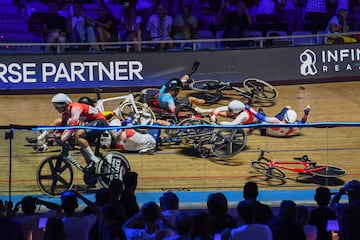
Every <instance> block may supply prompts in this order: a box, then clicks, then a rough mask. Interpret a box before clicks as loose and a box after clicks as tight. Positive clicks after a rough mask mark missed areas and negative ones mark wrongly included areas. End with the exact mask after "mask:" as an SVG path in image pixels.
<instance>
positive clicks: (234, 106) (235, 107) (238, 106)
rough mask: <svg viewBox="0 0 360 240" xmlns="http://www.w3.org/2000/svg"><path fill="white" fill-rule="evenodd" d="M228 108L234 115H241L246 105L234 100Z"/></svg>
mask: <svg viewBox="0 0 360 240" xmlns="http://www.w3.org/2000/svg"><path fill="white" fill-rule="evenodd" d="M228 108H229V110H231V111H232V112H234V113H239V112H241V111H243V110H244V109H245V104H243V103H242V102H241V101H239V100H233V101H231V102H230V103H229V105H228Z"/></svg>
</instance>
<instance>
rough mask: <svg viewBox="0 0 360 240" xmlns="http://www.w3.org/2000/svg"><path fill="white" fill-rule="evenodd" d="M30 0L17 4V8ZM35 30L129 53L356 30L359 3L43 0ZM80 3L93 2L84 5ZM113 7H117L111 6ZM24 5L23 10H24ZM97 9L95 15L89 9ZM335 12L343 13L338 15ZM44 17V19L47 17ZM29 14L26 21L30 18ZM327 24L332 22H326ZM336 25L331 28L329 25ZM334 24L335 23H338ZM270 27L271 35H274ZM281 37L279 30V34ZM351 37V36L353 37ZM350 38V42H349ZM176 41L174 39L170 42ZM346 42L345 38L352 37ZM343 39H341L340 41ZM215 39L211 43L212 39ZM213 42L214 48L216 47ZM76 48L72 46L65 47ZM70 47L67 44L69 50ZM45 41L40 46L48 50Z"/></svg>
mask: <svg viewBox="0 0 360 240" xmlns="http://www.w3.org/2000/svg"><path fill="white" fill-rule="evenodd" d="M32 1H35V0H31V1H27V2H26V3H23V4H19V2H22V1H17V4H18V5H19V7H20V8H22V9H23V10H22V11H25V12H29V13H31V15H34V16H39V15H38V14H37V10H36V9H32V10H31V11H28V10H26V8H27V5H28V6H31V2H32ZM42 2H43V3H44V4H45V3H46V4H47V5H48V7H49V12H48V13H50V15H46V14H44V15H43V17H44V19H46V20H45V21H43V24H42V29H41V34H42V35H43V38H44V42H45V43H59V42H60V43H62V42H84V43H87V45H81V47H82V48H85V49H92V50H98V51H101V50H105V48H106V46H103V45H97V44H94V42H117V41H136V42H137V43H136V44H134V46H133V48H132V49H133V51H135V52H140V51H142V49H143V48H142V47H143V45H142V44H141V43H139V42H138V41H145V40H146V41H161V42H160V43H159V44H157V45H155V44H154V45H151V46H152V47H153V48H152V49H158V50H164V49H184V48H186V47H189V46H190V47H191V46H192V42H191V41H187V42H186V43H185V42H181V40H192V39H202V38H223V39H226V38H243V37H258V36H259V33H260V36H264V37H266V36H274V35H279V32H280V31H281V32H283V33H285V34H286V35H292V34H293V33H295V32H299V31H306V32H308V33H309V34H317V33H326V32H328V33H330V32H357V31H359V27H360V1H357V0H277V1H275V0H199V1H190V0H108V1H104V0H101V1H96V2H92V1H90V0H87V1H86V0H47V1H45V0H43V1H42ZM83 5H86V6H89V5H90V6H93V8H92V9H91V11H90V9H89V8H88V7H87V8H84V7H83ZM114 6H117V8H114ZM24 9H25V10H24ZM94 9H97V15H94V14H93V10H94ZM340 12H346V14H345V15H346V16H345V15H344V14H339V13H340ZM49 16H50V17H49ZM36 20H38V19H36V18H35V17H32V16H29V24H32V21H36ZM331 24H333V26H330V25H331ZM335 25H336V26H337V27H334V26H335ZM339 26H340V27H339ZM274 31H275V33H274ZM280 35H281V34H280ZM353 39H355V38H353ZM353 39H352V40H353ZM170 40H180V41H175V42H173V41H170ZM352 40H351V41H352ZM346 41H347V39H345V42H346ZM214 43H215V42H214ZM219 45H220V44H217V45H216V46H219ZM248 45H249V42H246V41H244V42H243V41H229V42H228V41H225V42H224V43H223V44H222V45H221V46H222V47H230V48H232V47H241V46H248ZM71 47H73V48H78V46H73V45H72V46H71ZM71 47H70V48H71ZM50 49H51V46H50V45H48V46H47V48H46V50H50Z"/></svg>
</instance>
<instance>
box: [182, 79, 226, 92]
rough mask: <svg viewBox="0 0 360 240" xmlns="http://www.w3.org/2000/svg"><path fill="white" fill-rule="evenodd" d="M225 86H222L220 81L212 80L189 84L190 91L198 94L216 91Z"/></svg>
mask: <svg viewBox="0 0 360 240" xmlns="http://www.w3.org/2000/svg"><path fill="white" fill-rule="evenodd" d="M227 86H228V85H227V84H223V83H222V82H221V81H220V80H214V79H207V80H197V81H194V82H192V83H190V84H189V88H190V89H192V90H195V91H199V92H208V91H218V90H222V89H224V88H225V87H227Z"/></svg>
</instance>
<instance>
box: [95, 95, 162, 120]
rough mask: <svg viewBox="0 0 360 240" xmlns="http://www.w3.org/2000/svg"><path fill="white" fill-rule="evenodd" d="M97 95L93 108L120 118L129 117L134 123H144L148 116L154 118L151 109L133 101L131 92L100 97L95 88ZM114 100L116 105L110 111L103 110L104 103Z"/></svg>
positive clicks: (133, 97)
mask: <svg viewBox="0 0 360 240" xmlns="http://www.w3.org/2000/svg"><path fill="white" fill-rule="evenodd" d="M96 93H97V97H98V99H97V100H96V104H95V108H97V109H99V110H100V111H101V112H103V113H105V114H107V113H108V114H110V115H111V114H112V113H114V114H115V115H116V116H117V117H119V118H120V119H121V120H126V119H128V118H129V117H131V119H132V122H133V124H134V125H146V124H147V123H148V122H149V118H150V119H152V120H153V121H155V120H156V116H155V114H154V113H153V111H152V110H151V109H150V108H149V107H148V106H147V105H145V104H144V103H141V102H138V101H135V96H134V94H133V93H131V92H130V93H129V94H127V95H123V96H117V97H110V98H101V97H100V90H98V89H97V92H96ZM113 101H116V103H115V104H116V107H115V109H114V110H112V111H111V112H110V113H109V112H108V111H106V110H105V104H107V103H109V102H113Z"/></svg>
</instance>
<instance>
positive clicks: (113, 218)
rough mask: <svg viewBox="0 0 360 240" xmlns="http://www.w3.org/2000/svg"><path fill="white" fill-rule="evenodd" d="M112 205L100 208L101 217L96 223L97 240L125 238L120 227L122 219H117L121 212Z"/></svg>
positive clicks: (108, 204)
mask: <svg viewBox="0 0 360 240" xmlns="http://www.w3.org/2000/svg"><path fill="white" fill-rule="evenodd" d="M119 210H120V209H119V208H118V207H117V206H116V205H115V204H114V203H107V204H104V205H103V206H102V207H101V213H102V214H101V216H100V218H99V221H98V236H97V237H98V238H97V239H99V240H102V239H104V240H112V239H115V240H117V239H123V238H124V237H125V236H124V234H123V232H122V228H121V226H122V225H123V223H124V221H123V219H121V218H119V216H120V215H121V212H119Z"/></svg>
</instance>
